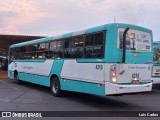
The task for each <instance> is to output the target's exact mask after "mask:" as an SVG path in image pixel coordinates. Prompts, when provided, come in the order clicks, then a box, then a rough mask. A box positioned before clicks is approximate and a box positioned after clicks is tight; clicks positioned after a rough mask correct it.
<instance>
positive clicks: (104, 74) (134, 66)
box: [8, 23, 153, 96]
mask: <svg viewBox="0 0 160 120" xmlns="http://www.w3.org/2000/svg"><path fill="white" fill-rule="evenodd" d="M152 58H153V49H152V31H151V30H149V29H146V28H143V27H140V26H135V25H129V24H120V23H113V24H106V25H102V26H98V27H93V28H89V29H85V30H82V31H78V32H72V33H68V34H63V35H60V36H54V37H48V38H42V39H38V40H33V41H29V42H23V43H19V44H14V45H11V46H10V50H9V69H8V75H9V78H13V79H17V80H18V82H19V83H20V82H22V81H27V82H31V83H35V84H39V85H44V86H48V87H50V88H51V92H52V94H53V95H54V96H60V95H61V93H62V91H63V90H66V91H75V92H83V93H89V94H96V95H103V96H105V95H116V94H130V93H139V92H148V91H151V89H152V82H151V71H152V64H151V63H152V62H153V59H152Z"/></svg>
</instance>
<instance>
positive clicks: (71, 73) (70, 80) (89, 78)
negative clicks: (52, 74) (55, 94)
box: [60, 60, 105, 95]
mask: <svg viewBox="0 0 160 120" xmlns="http://www.w3.org/2000/svg"><path fill="white" fill-rule="evenodd" d="M96 65H97V68H96ZM98 66H99V67H98ZM104 68H105V67H104V63H78V62H77V61H76V60H65V61H64V64H63V68H62V72H61V78H62V80H61V82H60V83H61V89H62V90H68V91H75V92H83V93H90V94H97V95H105V87H104ZM95 73H96V74H95Z"/></svg>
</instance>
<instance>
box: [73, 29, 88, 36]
mask: <svg viewBox="0 0 160 120" xmlns="http://www.w3.org/2000/svg"><path fill="white" fill-rule="evenodd" d="M85 32H86V30H80V31H77V32H74V33H73V35H72V36H76V35H82V34H85Z"/></svg>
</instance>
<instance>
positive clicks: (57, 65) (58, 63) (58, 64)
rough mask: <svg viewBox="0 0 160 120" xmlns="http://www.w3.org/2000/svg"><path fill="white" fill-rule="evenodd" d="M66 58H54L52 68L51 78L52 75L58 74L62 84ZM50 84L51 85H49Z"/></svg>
mask: <svg viewBox="0 0 160 120" xmlns="http://www.w3.org/2000/svg"><path fill="white" fill-rule="evenodd" d="M63 63H64V60H58V59H57V60H54V63H53V65H52V69H51V72H50V78H51V76H52V75H56V76H58V78H59V80H60V84H61V77H60V74H61V71H62V66H63ZM49 86H50V85H49Z"/></svg>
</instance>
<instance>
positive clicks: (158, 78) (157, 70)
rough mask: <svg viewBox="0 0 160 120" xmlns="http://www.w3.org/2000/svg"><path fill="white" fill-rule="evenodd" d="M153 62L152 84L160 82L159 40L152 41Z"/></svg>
mask: <svg viewBox="0 0 160 120" xmlns="http://www.w3.org/2000/svg"><path fill="white" fill-rule="evenodd" d="M153 49H154V58H153V59H154V64H153V70H152V82H153V84H160V41H155V42H153Z"/></svg>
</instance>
